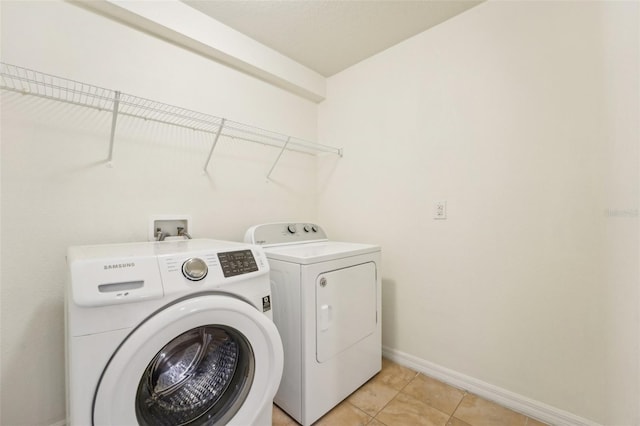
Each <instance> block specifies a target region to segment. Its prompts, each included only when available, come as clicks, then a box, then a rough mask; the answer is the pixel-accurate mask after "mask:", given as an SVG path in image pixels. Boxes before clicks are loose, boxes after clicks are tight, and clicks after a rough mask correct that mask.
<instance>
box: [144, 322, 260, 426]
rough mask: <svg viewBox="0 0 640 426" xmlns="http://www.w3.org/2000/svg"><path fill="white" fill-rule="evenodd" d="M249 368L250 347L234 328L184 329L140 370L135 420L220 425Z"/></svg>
mask: <svg viewBox="0 0 640 426" xmlns="http://www.w3.org/2000/svg"><path fill="white" fill-rule="evenodd" d="M254 371H255V357H254V354H253V351H252V349H251V346H250V345H249V343H248V342H247V339H246V338H245V337H244V336H243V335H242V334H241V333H240V332H238V331H237V330H236V329H234V328H231V327H227V326H221V325H205V326H201V327H196V328H193V329H191V330H189V331H186V332H184V333H182V334H180V335H179V336H177V337H176V338H175V339H173V340H171V341H170V342H169V343H167V344H166V345H165V346H164V347H163V348H162V349H161V350H160V351H159V352H158V353H157V354H156V355H155V357H154V358H153V359H152V360H151V362H150V363H149V364H148V365H147V368H146V369H145V370H144V373H143V374H142V377H141V378H140V381H139V384H138V389H137V392H136V401H135V410H136V418H137V420H138V423H139V424H140V425H142V426H164V425H166V426H177V425H193V426H196V425H205V424H215V423H218V422H220V423H221V424H224V423H226V422H227V421H228V419H230V418H232V417H233V416H234V415H235V414H236V413H237V411H238V410H239V409H240V407H241V406H242V404H243V402H244V401H245V399H246V397H247V394H248V392H249V389H250V388H251V384H252V382H253V376H254Z"/></svg>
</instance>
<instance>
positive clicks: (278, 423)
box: [271, 404, 298, 426]
mask: <svg viewBox="0 0 640 426" xmlns="http://www.w3.org/2000/svg"><path fill="white" fill-rule="evenodd" d="M271 424H272V425H273V426H298V423H297V422H296V421H295V420H293V419H292V418H291V417H289V416H288V415H287V413H285V412H284V411H282V409H281V408H280V407H278V406H277V405H275V404H273V414H272V421H271Z"/></svg>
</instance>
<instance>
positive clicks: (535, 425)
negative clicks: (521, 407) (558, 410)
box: [526, 417, 549, 426]
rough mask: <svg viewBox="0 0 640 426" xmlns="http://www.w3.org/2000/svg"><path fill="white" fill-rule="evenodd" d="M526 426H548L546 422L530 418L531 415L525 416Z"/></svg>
mask: <svg viewBox="0 0 640 426" xmlns="http://www.w3.org/2000/svg"><path fill="white" fill-rule="evenodd" d="M526 426H549V425H548V424H546V423H543V422H541V421H540V420H536V419H532V418H531V417H527V423H526Z"/></svg>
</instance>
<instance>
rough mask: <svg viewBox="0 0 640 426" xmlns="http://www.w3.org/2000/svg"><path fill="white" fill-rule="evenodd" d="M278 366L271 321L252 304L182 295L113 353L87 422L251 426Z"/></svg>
mask: <svg viewBox="0 0 640 426" xmlns="http://www.w3.org/2000/svg"><path fill="white" fill-rule="evenodd" d="M282 363H283V354H282V343H281V340H280V336H279V334H278V332H277V329H276V327H275V325H274V324H273V322H271V321H270V320H269V319H268V318H267V317H266V316H264V315H263V314H262V313H260V312H259V311H258V310H256V309H255V308H254V307H253V306H252V305H250V304H248V303H246V302H244V301H242V300H239V299H236V298H234V297H231V296H228V295H221V294H206V295H200V296H198V297H191V298H188V299H182V300H179V301H177V302H176V303H173V304H171V305H169V306H168V307H166V308H164V309H162V310H160V311H158V312H156V313H155V314H154V315H152V316H150V317H149V318H148V319H147V320H146V321H145V322H144V323H142V324H141V325H140V326H138V327H137V328H136V329H135V330H134V331H132V332H131V334H130V335H129V336H128V337H127V339H126V340H125V341H124V342H123V343H122V344H121V345H120V347H119V348H118V350H117V351H116V353H115V354H114V355H113V356H112V358H111V360H110V361H109V363H108V364H107V367H106V368H105V371H104V373H103V375H102V377H101V379H100V382H99V383H98V388H97V391H96V395H95V398H94V404H93V424H94V425H108V426H116V425H117V426H125V425H143V426H147V425H148V426H162V425H167V426H169V425H171V426H177V425H193V426H195V425H217V424H220V425H222V424H231V425H233V424H237V425H253V424H256V423H259V419H257V418H256V416H258V415H259V414H260V413H261V412H262V411H263V408H264V407H266V406H269V407H270V406H271V404H272V400H273V396H274V395H275V393H276V391H277V389H278V385H279V384H280V378H281V376H282ZM269 409H270V408H269Z"/></svg>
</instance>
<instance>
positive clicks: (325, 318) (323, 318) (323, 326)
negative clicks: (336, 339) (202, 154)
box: [320, 305, 331, 331]
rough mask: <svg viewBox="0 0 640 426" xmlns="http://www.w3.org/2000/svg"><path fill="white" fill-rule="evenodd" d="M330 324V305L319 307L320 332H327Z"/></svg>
mask: <svg viewBox="0 0 640 426" xmlns="http://www.w3.org/2000/svg"><path fill="white" fill-rule="evenodd" d="M330 322H331V305H321V306H320V331H326V330H328V329H329V323H330Z"/></svg>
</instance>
